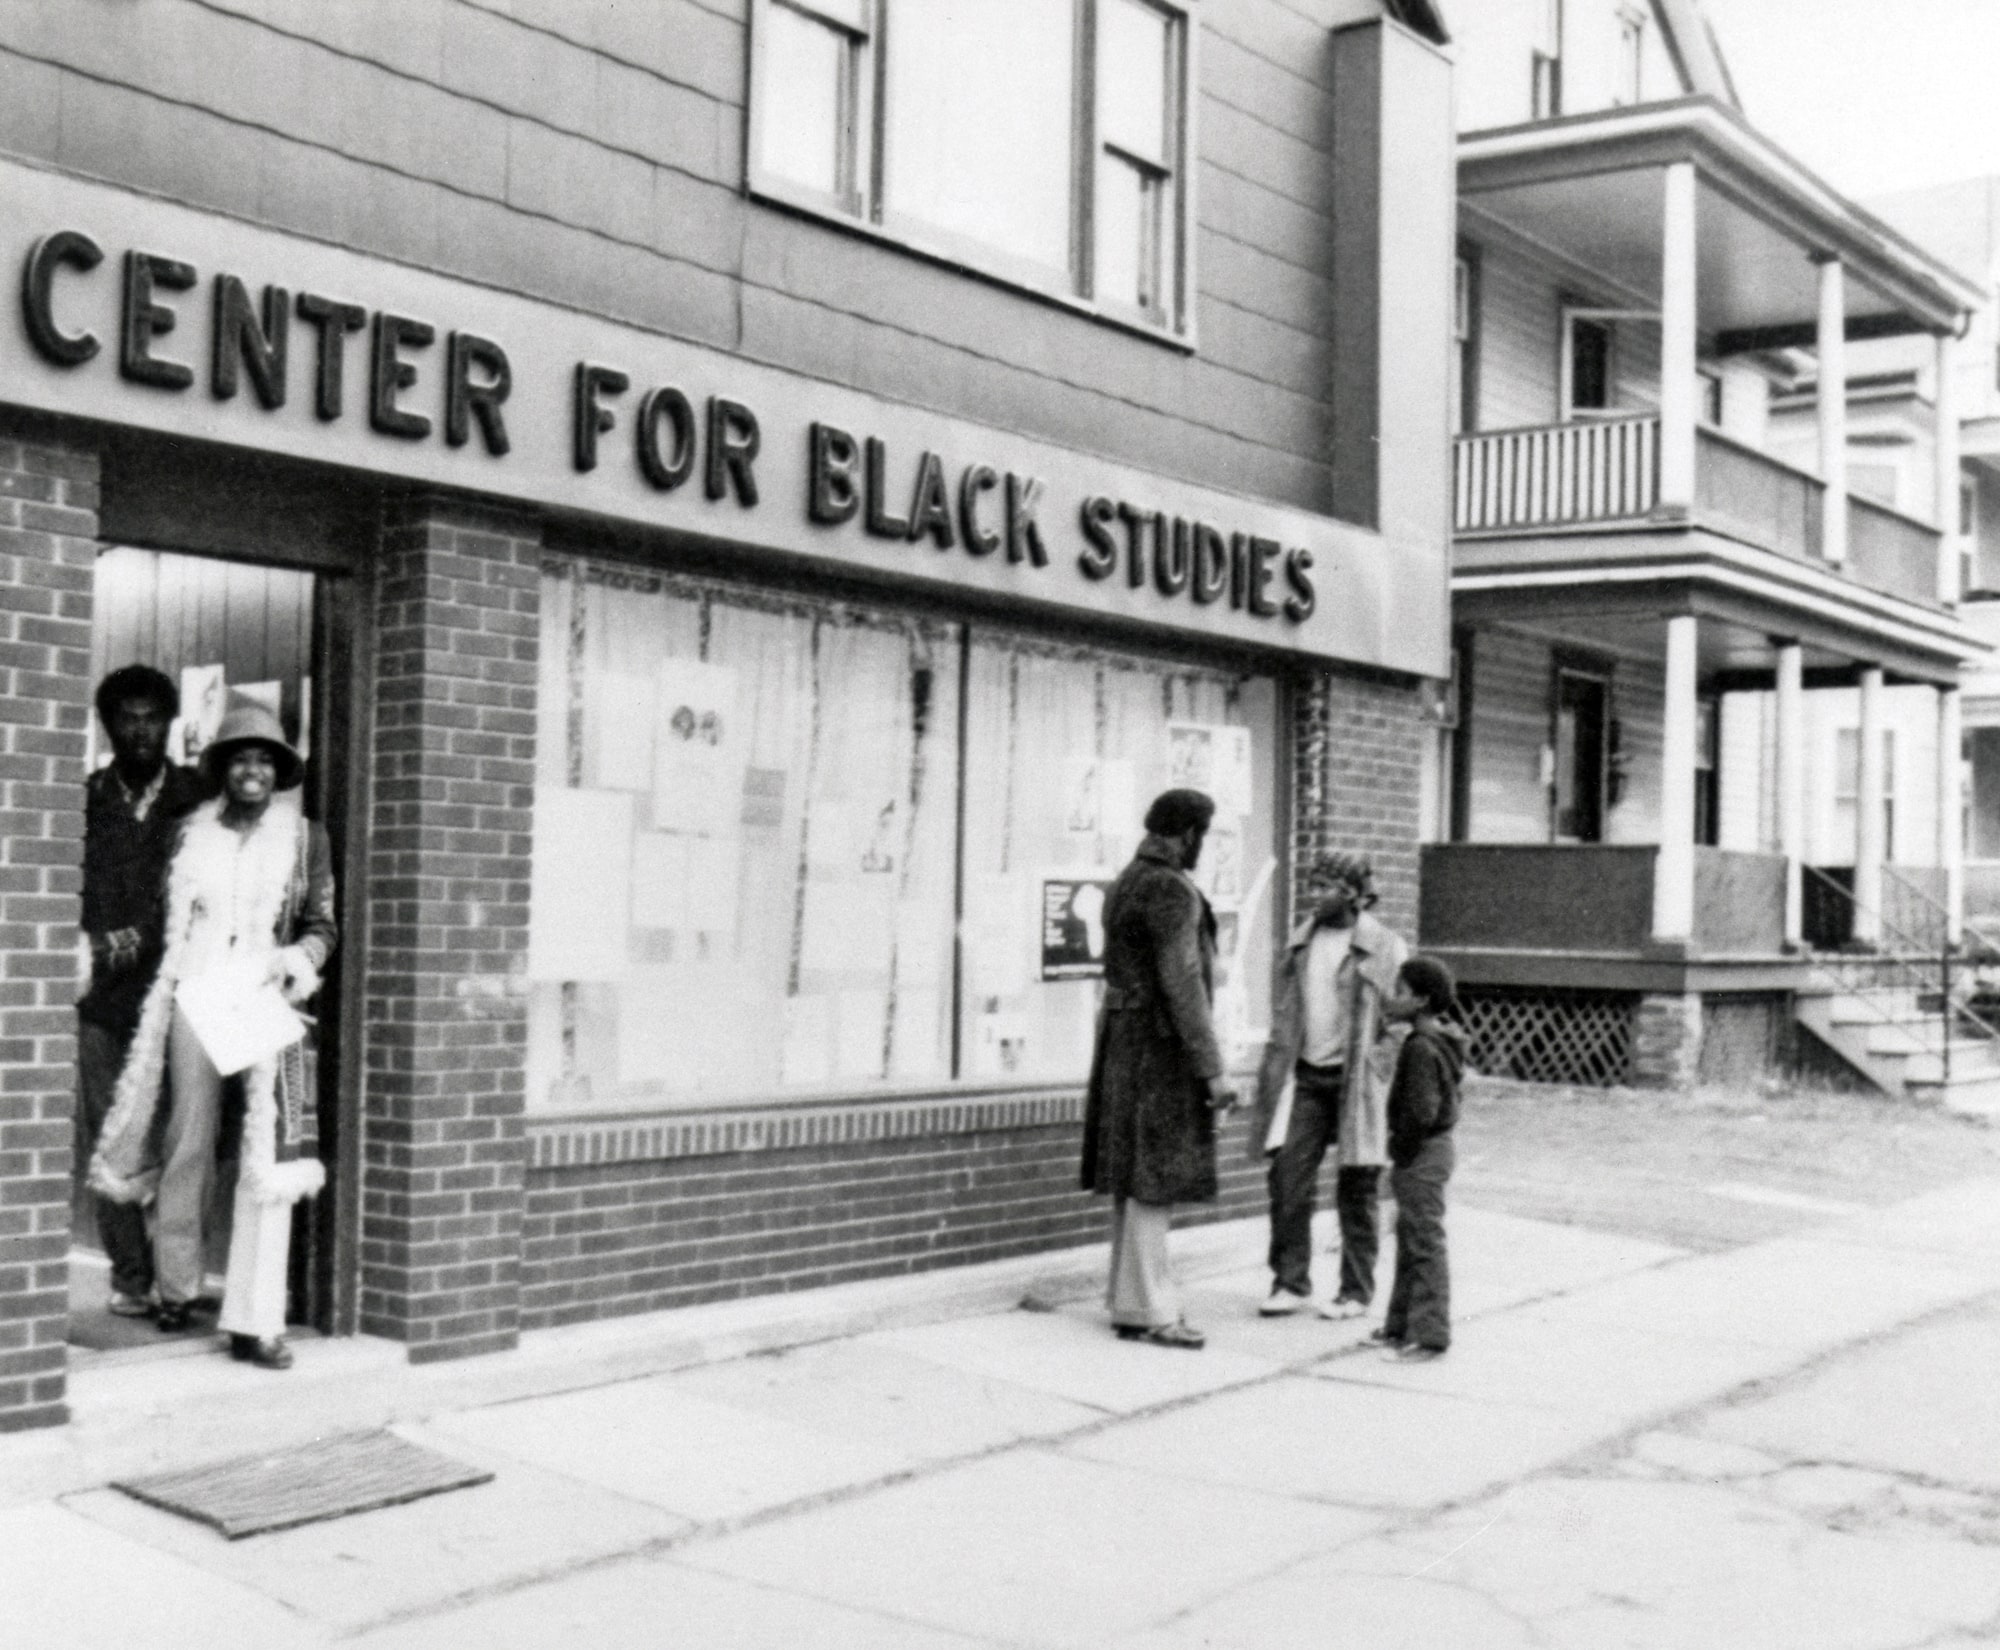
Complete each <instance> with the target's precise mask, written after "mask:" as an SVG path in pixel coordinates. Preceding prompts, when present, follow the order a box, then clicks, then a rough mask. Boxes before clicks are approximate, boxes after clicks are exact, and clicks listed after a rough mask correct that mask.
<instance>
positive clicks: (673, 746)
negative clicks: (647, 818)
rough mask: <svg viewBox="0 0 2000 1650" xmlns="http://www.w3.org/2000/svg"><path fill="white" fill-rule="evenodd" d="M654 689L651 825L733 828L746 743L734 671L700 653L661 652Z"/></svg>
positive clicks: (731, 831) (715, 830) (713, 830)
mask: <svg viewBox="0 0 2000 1650" xmlns="http://www.w3.org/2000/svg"><path fill="white" fill-rule="evenodd" d="M654 690H655V695H656V697H655V700H654V704H655V707H656V708H655V713H654V718H653V739H654V743H653V753H654V763H653V826H654V828H655V829H656V830H667V831H687V832H689V833H692V834H695V835H702V836H725V835H726V836H734V835H735V834H736V832H737V831H738V830H739V829H740V827H741V823H742V812H743V768H744V759H745V750H746V742H745V739H744V729H743V727H742V724H741V721H740V719H739V717H738V715H737V698H736V672H735V671H734V670H732V669H730V668H729V667H728V666H727V665H711V664H707V663H704V662H703V661H701V660H699V659H663V660H662V661H661V662H660V668H659V671H658V673H657V675H656V676H655V678H654Z"/></svg>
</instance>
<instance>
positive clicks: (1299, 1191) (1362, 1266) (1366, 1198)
mask: <svg viewBox="0 0 2000 1650" xmlns="http://www.w3.org/2000/svg"><path fill="white" fill-rule="evenodd" d="M1345 1085H1346V1079H1345V1074H1344V1073H1343V1072H1342V1070H1341V1069H1340V1068H1339V1067H1337V1066H1334V1067H1324V1066H1305V1065H1301V1066H1300V1067H1299V1068H1298V1072H1297V1074H1296V1076H1295V1078H1294V1087H1293V1091H1292V1121H1291V1126H1290V1128H1289V1129H1288V1130H1287V1131H1286V1134H1285V1143H1284V1145H1283V1146H1281V1147H1280V1148H1279V1149H1278V1151H1277V1154H1276V1155H1275V1156H1274V1157H1272V1159H1271V1168H1270V1177H1269V1178H1270V1188H1271V1256H1270V1260H1271V1275H1272V1277H1273V1279H1274V1280H1275V1281H1276V1284H1277V1286H1278V1288H1280V1289H1285V1290H1289V1291H1290V1292H1291V1293H1292V1294H1294V1295H1310V1294H1311V1293H1312V1218H1313V1205H1314V1203H1315V1201H1316V1198H1317V1192H1318V1183H1319V1168H1320V1164H1321V1162H1322V1161H1323V1160H1324V1159H1325V1157H1326V1153H1327V1148H1328V1147H1329V1146H1331V1145H1332V1144H1333V1143H1334V1142H1335V1141H1336V1140H1338V1139H1339V1137H1340V1100H1341V1091H1342V1089H1343V1088H1344V1087H1345ZM1381 1172H1382V1171H1381V1170H1380V1169H1378V1168H1374V1167H1368V1166H1361V1167H1350V1168H1343V1169H1341V1170H1340V1172H1339V1173H1338V1174H1337V1175H1336V1176H1335V1178H1334V1192H1333V1206H1334V1211H1335V1213H1336V1214H1337V1215H1338V1216H1339V1218H1340V1298H1341V1299H1342V1300H1352V1301H1360V1302H1362V1303H1363V1304H1364V1305H1365V1304H1366V1303H1367V1302H1368V1301H1370V1300H1372V1299H1373V1298H1374V1296H1375V1256H1376V1253H1377V1252H1378V1251H1379V1249H1380V1248H1381V1232H1380V1226H1379V1218H1380V1217H1379V1213H1378V1193H1377V1186H1378V1183H1379V1181H1380V1178H1381Z"/></svg>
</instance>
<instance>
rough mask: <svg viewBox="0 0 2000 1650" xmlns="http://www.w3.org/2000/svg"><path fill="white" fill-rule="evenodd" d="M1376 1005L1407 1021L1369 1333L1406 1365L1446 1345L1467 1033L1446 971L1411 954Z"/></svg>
mask: <svg viewBox="0 0 2000 1650" xmlns="http://www.w3.org/2000/svg"><path fill="white" fill-rule="evenodd" d="M1396 984H1397V987H1398V995H1397V996H1396V998H1394V999H1392V1000H1391V1002H1390V1003H1389V1004H1388V1005H1387V1007H1386V1008H1385V1010H1384V1013H1385V1014H1386V1015H1388V1016H1389V1017H1390V1018H1396V1019H1401V1018H1408V1019H1409V1020H1410V1022H1411V1024H1410V1035H1409V1036H1408V1037H1407V1038H1405V1039H1404V1042H1403V1047H1402V1051H1401V1053H1400V1054H1399V1055H1398V1056H1397V1059H1396V1075H1395V1079H1394V1081H1393V1082H1392V1083H1391V1084H1390V1086H1389V1105H1388V1112H1389V1162H1390V1164H1391V1165H1392V1168H1391V1170H1390V1185H1391V1187H1392V1188H1393V1189H1394V1193H1395V1198H1396V1281H1395V1285H1394V1287H1393V1288H1392V1289H1391V1290H1390V1292H1389V1310H1388V1312H1387V1314H1386V1315H1385V1317H1384V1319H1383V1322H1382V1327H1381V1328H1380V1329H1378V1330H1377V1331H1376V1332H1375V1339H1377V1340H1379V1341H1383V1342H1386V1343H1387V1344H1388V1345H1389V1347H1390V1348H1391V1349H1392V1351H1391V1355H1392V1356H1394V1357H1396V1358H1399V1359H1402V1360H1404V1361H1407V1362H1418V1361H1423V1360H1428V1359H1431V1358H1436V1357H1438V1356H1440V1355H1442V1354H1443V1352H1444V1350H1445V1348H1447V1347H1448V1346H1450V1345H1451V1269H1450V1265H1449V1263H1448V1261H1447V1259H1446V1256H1445V1243H1444V1188H1445V1182H1446V1181H1448V1180H1449V1179H1450V1178H1451V1170H1452V1163H1453V1159H1454V1155H1455V1154H1454V1152H1453V1148H1452V1141H1451V1131H1452V1129H1453V1128H1454V1126H1456V1124H1457V1122H1458V1109H1459V1079H1460V1078H1461V1077H1462V1076H1463V1075H1464V1073H1465V1054H1466V1048H1467V1046H1468V1044H1469V1042H1470V1039H1469V1038H1468V1037H1467V1036H1466V1034H1465V1030H1464V1028H1463V1027H1462V1026H1460V1025H1459V1024H1458V1018H1459V1011H1458V991H1457V987H1456V985H1455V984H1454V983H1453V980H1452V977H1451V970H1450V969H1448V968H1446V967H1445V965H1444V964H1443V963H1441V962H1439V961H1438V960H1437V959H1436V958H1434V957H1412V958H1411V959H1410V960H1409V961H1408V962H1406V963H1405V964H1403V967H1402V971H1401V972H1400V973H1399V974H1398V975H1397V976H1396Z"/></svg>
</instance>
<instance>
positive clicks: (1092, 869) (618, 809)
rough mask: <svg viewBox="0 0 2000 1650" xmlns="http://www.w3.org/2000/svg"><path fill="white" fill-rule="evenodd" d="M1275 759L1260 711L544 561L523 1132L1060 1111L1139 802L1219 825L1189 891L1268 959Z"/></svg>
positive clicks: (1160, 679)
mask: <svg viewBox="0 0 2000 1650" xmlns="http://www.w3.org/2000/svg"><path fill="white" fill-rule="evenodd" d="M1276 726H1277V717H1276V686H1275V684H1274V683H1273V682H1272V681H1270V680H1269V679H1267V678H1258V677H1248V676H1236V675H1229V674H1226V673H1221V672H1216V671H1212V670H1207V669H1202V668H1198V667H1189V666H1186V665H1179V664H1167V663H1163V662H1159V661H1149V660H1146V659H1143V658H1139V657H1128V656H1125V655H1120V654H1110V653H1106V652H1105V651H1103V650H1101V649H1098V648H1084V647H1077V646H1053V645H1050V644H1047V643H1045V642H1042V641H1038V640H1034V639H1028V638H1023V637H1016V636H1011V635H1008V634H1004V633H1000V632H996V631H991V630H986V629H984V628H981V627H968V626H965V625H960V624H949V623H943V622H940V621H937V620H932V619H925V618H920V617H916V616H913V615H909V614H898V613H894V612H890V611H883V610H878V609H873V608H869V607H866V606H862V605H857V604H854V603H846V602H833V601H823V600H814V599H807V598H800V597H793V596H789V595H778V594H773V593H768V592H763V591H758V590H752V589H748V588H744V587H741V586H735V585H730V584H725V583H722V582H718V581H712V580H704V579H692V578H684V577H680V576H676V575H667V574H660V573H654V572H651V571H648V570H645V569H641V568H636V567H631V566H626V565H621V564H615V563H610V562H597V561H593V560H588V559H584V558H577V557H560V558H555V557H552V558H550V559H549V560H548V561H547V562H546V563H545V565H544V568H543V575H542V592H541V667H540V692H539V709H538V729H537V775H536V793H535V821H534V825H535V852H534V870H533V882H532V898H531V908H530V933H529V958H528V973H529V982H530V984H529V995H530V1014H529V1038H528V1081H529V1096H530V1105H531V1107H532V1108H533V1109H535V1110H536V1111H538V1112H544V1113H546V1112H559V1113H564V1114H570V1115H574V1114H577V1113H581V1112H591V1111H627V1110H651V1109H661V1108H669V1107H677V1106H688V1105H703V1104H713V1103H718V1102H730V1103H739V1102H754V1101H758V1100H787V1099H794V1098H802V1097H814V1096H826V1097H831V1096H834V1095H840V1094H853V1093H875V1092H879V1093H895V1092H899V1091H900V1092H919V1091H924V1090H936V1089H939V1088H943V1087H946V1086H948V1085H951V1084H953V1083H956V1082H966V1083H976V1084H979V1085H981V1086H996V1085H1005V1084H1029V1083H1046V1082H1070V1081H1079V1082H1080V1081H1081V1080H1082V1079H1083V1078H1084V1077H1085V1076H1086V1075H1087V1073H1088V1069H1089V1060H1090V1038H1091V1025H1092V1020H1093V1018H1094V1015H1095V1011H1096V1002H1097V992H1098V986H1097V983H1096V978H1095V975H1096V972H1097V969H1096V961H1097V959H1098V958H1100V957H1101V950H1102V931H1101V926H1100V925H1099V921H1098V919H1099V916H1100V914H1101V903H1102V896H1103V893H1104V891H1105V890H1106V889H1108V887H1109V885H1110V882H1111V880H1112V879H1113V878H1115V877H1116V875H1117V873H1118V870H1119V868H1120V867H1121V866H1122V865H1123V864H1124V862H1125V860H1126V859H1127V858H1128V857H1129V856H1130V854H1131V852H1132V850H1133V848H1135V847H1136V846H1137V844H1138V841H1139V838H1140V834H1141V832H1140V827H1139V823H1138V822H1139V818H1140V816H1141V815H1142V814H1143V812H1144V809H1145V805H1146V802H1147V801H1148V799H1149V798H1150V797H1151V796H1152V795H1153V794H1154V793H1155V792H1157V791H1158V790H1161V789H1164V788H1165V787H1166V786H1167V785H1169V784H1174V783H1194V784H1199V785H1201V786H1202V787H1203V788H1205V789H1209V790H1210V791H1211V792H1213V793H1214V794H1215V795H1216V796H1217V798H1218V801H1219V802H1220V803H1221V804H1222V808H1221V813H1220V816H1219V817H1218V820H1217V826H1216V829H1215V831H1214V832H1213V833H1212V835H1211V839H1210V845H1209V854H1208V858H1207V862H1206V863H1205V864H1204V865H1203V866H1202V867H1201V868H1200V870H1199V872H1198V880H1202V881H1204V883H1205V885H1206V886H1208V887H1209V888H1210V889H1211V891H1212V893H1213V897H1214V898H1215V902H1216V905H1217V909H1218V911H1219V912H1220V913H1221V919H1222V928H1223V936H1224V954H1225V962H1228V961H1230V960H1233V959H1236V958H1239V957H1240V958H1242V959H1249V958H1264V959H1268V957H1269V955H1270V919H1271V911H1270V901H1271V898H1272V897H1273V892H1272V890H1273V883H1274V882H1275V880H1276V879H1275V876H1274V872H1275V860H1274V852H1273V850H1274V846H1275V844H1276V842H1277V815H1276V807H1275V803H1276V799H1275V796H1274V784H1275V773H1276V753H1275V750H1274V748H1273V746H1274V737H1275V729H1276ZM1267 975H1268V968H1267V967H1265V966H1250V965H1247V964H1244V965H1239V966H1237V967H1236V968H1234V969H1233V970H1232V971H1230V972H1229V974H1228V977H1227V979H1226V981H1225V989H1224V992H1223V1003H1224V1009H1223V1012H1224V1016H1225V1022H1226V1024H1227V1025H1228V1027H1229V1028H1230V1029H1231V1030H1232V1031H1233V1032H1234V1033H1235V1034H1236V1035H1237V1037H1238V1039H1239V1041H1244V1042H1247V1041H1249V1040H1250V1039H1251V1038H1252V1037H1253V1036H1257V1035H1261V1030H1260V1028H1261V1026H1262V1025H1263V1023H1264V1021H1265V1019H1266V1017H1267V1001H1266V999H1267V994H1268V978H1267Z"/></svg>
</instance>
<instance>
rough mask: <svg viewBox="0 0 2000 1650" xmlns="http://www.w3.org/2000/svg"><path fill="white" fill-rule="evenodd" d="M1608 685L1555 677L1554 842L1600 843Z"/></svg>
mask: <svg viewBox="0 0 2000 1650" xmlns="http://www.w3.org/2000/svg"><path fill="white" fill-rule="evenodd" d="M1609 697H1610V684H1609V683H1608V682H1606V681H1605V679H1604V678H1603V677H1602V676H1595V675H1592V674H1590V673H1589V672H1587V671H1581V670H1565V669H1559V670H1557V672H1556V705H1555V712H1556V715H1555V754H1556V761H1555V769H1556V771H1555V784H1554V797H1553V803H1554V812H1555V820H1554V825H1555V839H1556V841H1558V842H1601V841H1603V840H1604V757H1605V746H1604V733H1605V724H1606V714H1605V713H1606V705H1607V701H1608V700H1609Z"/></svg>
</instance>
